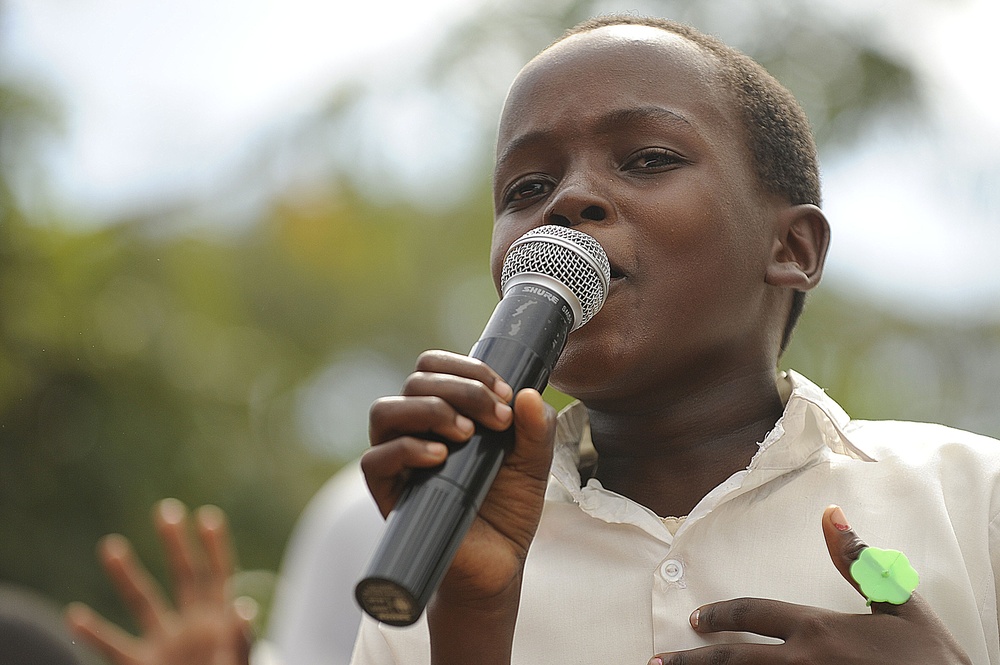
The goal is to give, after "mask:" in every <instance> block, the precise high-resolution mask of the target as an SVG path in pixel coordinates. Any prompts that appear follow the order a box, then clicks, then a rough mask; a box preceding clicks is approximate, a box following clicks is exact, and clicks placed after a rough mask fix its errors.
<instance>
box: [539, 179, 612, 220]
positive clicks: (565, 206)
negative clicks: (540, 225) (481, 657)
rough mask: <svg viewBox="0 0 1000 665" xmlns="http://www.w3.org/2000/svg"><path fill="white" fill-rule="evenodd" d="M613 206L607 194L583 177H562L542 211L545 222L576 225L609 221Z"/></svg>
mask: <svg viewBox="0 0 1000 665" xmlns="http://www.w3.org/2000/svg"><path fill="white" fill-rule="evenodd" d="M613 211H614V206H613V204H612V202H611V200H610V199H609V197H608V196H607V194H606V193H605V192H603V191H601V190H599V189H598V188H597V187H595V186H593V184H591V183H589V182H587V181H586V180H584V179H583V178H574V179H564V180H563V182H562V183H561V184H560V186H559V187H558V189H557V190H556V192H555V194H553V195H552V196H551V197H550V198H549V201H548V205H547V206H546V207H545V211H544V213H543V214H544V221H545V223H546V224H557V225H559V226H576V225H577V224H582V223H584V222H604V221H610V218H611V217H612V215H613Z"/></svg>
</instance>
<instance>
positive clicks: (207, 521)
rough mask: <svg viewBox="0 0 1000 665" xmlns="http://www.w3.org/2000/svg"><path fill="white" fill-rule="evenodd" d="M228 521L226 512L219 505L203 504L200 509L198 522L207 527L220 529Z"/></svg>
mask: <svg viewBox="0 0 1000 665" xmlns="http://www.w3.org/2000/svg"><path fill="white" fill-rule="evenodd" d="M225 521H226V514H225V513H223V512H222V509H221V508H219V507H218V506H202V507H201V508H199V509H198V522H199V523H200V524H201V526H202V527H204V528H206V529H219V528H221V527H222V525H223V523H225Z"/></svg>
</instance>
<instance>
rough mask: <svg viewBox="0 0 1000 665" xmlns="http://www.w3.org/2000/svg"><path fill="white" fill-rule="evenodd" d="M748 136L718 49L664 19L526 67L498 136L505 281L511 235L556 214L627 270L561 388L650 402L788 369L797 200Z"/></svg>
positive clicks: (570, 349)
mask: <svg viewBox="0 0 1000 665" xmlns="http://www.w3.org/2000/svg"><path fill="white" fill-rule="evenodd" d="M746 143H747V142H746V138H745V133H744V129H743V127H742V126H741V124H740V121H739V117H738V114H737V110H736V109H735V108H734V102H733V98H732V96H731V94H730V93H729V92H728V91H727V90H726V88H725V87H724V85H723V84H722V82H721V80H720V78H719V76H718V74H717V67H716V64H715V61H714V59H713V58H712V57H711V56H708V55H706V54H705V53H703V52H702V51H701V49H700V48H699V47H697V46H695V45H693V44H691V43H690V42H688V41H687V40H685V39H683V38H681V37H678V36H676V35H674V34H672V33H668V32H666V31H663V30H659V29H655V28H647V27H642V26H613V27H606V28H600V29H598V30H594V31H591V32H587V33H583V34H580V35H575V36H573V37H570V38H568V39H566V40H564V41H562V42H560V43H559V44H557V45H556V46H554V47H552V48H550V49H549V50H547V51H545V52H543V53H542V54H541V55H540V56H538V57H537V58H535V59H534V60H533V61H532V62H531V63H529V64H528V65H527V66H526V67H525V68H524V70H522V72H521V73H520V74H519V75H518V77H517V79H516V80H515V82H514V84H513V86H512V87H511V91H510V93H509V95H508V98H507V102H506V104H505V107H504V111H503V115H502V117H501V120H500V128H499V134H498V143H497V166H496V172H495V179H494V205H495V225H494V232H493V247H492V256H491V262H492V270H493V275H494V280H495V281H497V282H498V281H499V275H500V270H501V266H502V261H503V256H504V254H505V252H506V250H507V248H508V247H509V246H510V244H511V243H512V242H513V241H514V240H515V239H517V238H518V237H519V236H521V235H522V234H523V233H525V232H526V231H528V230H529V229H532V228H535V227H537V226H540V225H543V224H551V223H555V224H569V225H572V226H574V227H576V228H578V229H579V230H581V231H584V232H586V233H589V234H591V235H593V236H594V237H595V238H597V240H598V241H600V242H601V244H602V245H603V246H604V248H605V250H606V251H607V253H608V257H609V259H610V261H611V266H612V277H613V280H612V285H611V288H610V291H609V295H608V300H607V302H606V304H605V306H604V309H603V310H602V311H601V312H600V313H599V314H598V315H597V316H596V317H595V318H594V319H593V320H592V321H591V322H590V323H588V324H587V325H586V326H584V327H583V328H581V329H580V330H578V331H577V332H575V333H573V334H572V335H571V336H570V338H569V341H568V343H567V346H566V350H565V351H564V353H563V355H562V358H561V359H560V361H559V364H558V366H557V368H556V371H555V372H554V374H553V376H552V383H553V385H555V386H556V387H558V388H560V389H561V390H563V391H565V392H567V393H569V394H571V395H574V396H577V397H580V398H581V399H584V401H585V402H586V401H587V400H588V398H589V399H590V400H592V401H594V400H600V399H621V398H623V397H624V398H629V399H635V398H637V397H639V396H642V395H650V394H651V392H655V390H656V388H657V387H658V386H659V387H663V386H672V385H679V384H677V383H676V382H677V381H680V382H681V383H682V384H683V383H686V382H689V381H691V380H697V378H698V377H697V376H695V373H697V375H698V376H700V377H701V378H705V379H709V380H710V379H711V377H712V376H713V375H715V376H718V375H719V373H727V374H728V373H729V372H732V371H733V370H734V369H737V370H739V369H759V366H760V364H761V363H770V367H771V368H773V367H774V363H775V361H776V349H771V348H770V347H772V346H773V340H774V328H775V326H777V324H778V323H779V321H776V320H775V319H777V318H779V317H780V314H779V313H778V311H779V309H780V305H778V304H776V303H780V302H781V300H780V298H781V294H779V293H776V290H775V289H774V288H773V287H769V286H767V285H766V284H765V282H764V272H765V266H766V265H767V262H768V260H769V258H770V256H771V253H772V250H773V247H774V242H775V231H774V229H773V228H772V227H774V218H775V214H776V211H777V210H779V209H780V208H787V207H788V204H787V202H782V201H781V200H779V199H778V198H777V197H773V196H769V195H765V194H763V193H761V189H760V187H759V185H758V182H757V180H756V177H755V174H754V171H753V169H752V166H751V157H750V155H749V151H748V148H747V147H746Z"/></svg>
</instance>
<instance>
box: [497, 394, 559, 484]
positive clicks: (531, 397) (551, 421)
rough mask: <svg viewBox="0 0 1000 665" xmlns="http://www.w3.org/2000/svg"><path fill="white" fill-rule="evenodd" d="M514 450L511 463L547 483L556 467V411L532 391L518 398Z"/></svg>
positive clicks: (516, 398) (515, 409)
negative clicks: (551, 468)
mask: <svg viewBox="0 0 1000 665" xmlns="http://www.w3.org/2000/svg"><path fill="white" fill-rule="evenodd" d="M514 430H515V432H516V438H515V444H514V450H513V452H512V453H511V456H510V458H509V460H508V463H509V464H510V465H511V466H512V467H515V468H517V469H518V470H519V471H521V472H522V473H525V474H527V475H529V476H530V477H532V478H535V479H536V480H538V479H540V480H541V481H543V482H546V481H547V480H548V477H549V467H550V466H551V465H552V441H553V440H554V439H555V430H556V414H555V409H553V408H552V406H551V405H549V404H548V403H546V402H545V400H544V399H542V396H541V394H539V392H538V391H537V390H534V389H532V388H526V389H524V390H521V391H520V392H518V393H517V396H516V397H515V398H514Z"/></svg>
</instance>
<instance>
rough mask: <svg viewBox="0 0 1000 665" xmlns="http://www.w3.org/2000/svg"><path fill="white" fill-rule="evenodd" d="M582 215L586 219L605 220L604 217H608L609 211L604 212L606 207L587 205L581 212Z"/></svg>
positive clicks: (593, 220)
mask: <svg viewBox="0 0 1000 665" xmlns="http://www.w3.org/2000/svg"><path fill="white" fill-rule="evenodd" d="M580 216H581V217H583V218H584V219H589V220H590V221H592V222H603V221H604V218H605V217H607V213H606V212H604V208H602V207H600V206H587V207H586V208H584V209H583V212H582V213H580Z"/></svg>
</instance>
